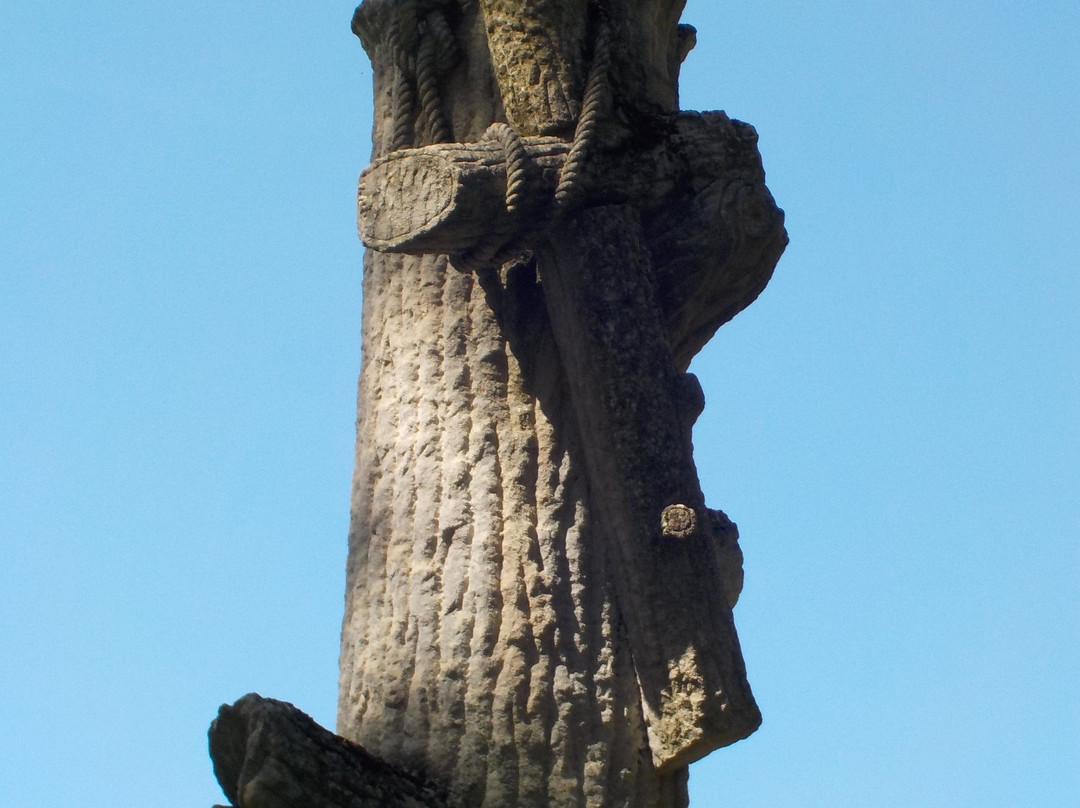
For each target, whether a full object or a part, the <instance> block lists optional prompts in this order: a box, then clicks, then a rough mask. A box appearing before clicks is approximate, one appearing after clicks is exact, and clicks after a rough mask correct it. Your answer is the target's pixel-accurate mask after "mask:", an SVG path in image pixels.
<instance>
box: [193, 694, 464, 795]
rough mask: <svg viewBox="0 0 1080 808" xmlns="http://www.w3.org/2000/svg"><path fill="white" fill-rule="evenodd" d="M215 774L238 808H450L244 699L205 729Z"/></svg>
mask: <svg viewBox="0 0 1080 808" xmlns="http://www.w3.org/2000/svg"><path fill="white" fill-rule="evenodd" d="M209 736H210V756H211V757H212V758H213V760H214V775H215V776H216V777H217V779H218V782H219V783H220V784H221V787H222V790H223V791H224V792H225V796H226V797H228V799H229V801H230V802H231V803H232V804H233V805H234V806H236V807H237V808H309V806H316V805H317V806H319V808H454V806H452V805H451V803H450V802H449V801H448V800H447V799H446V796H445V795H444V794H443V793H442V792H441V791H440V790H439V789H438V788H436V787H435V786H433V785H432V784H430V783H427V782H424V781H423V780H421V779H420V778H419V777H417V776H415V775H411V774H408V773H405V772H401V771H398V770H395V769H392V768H391V767H389V766H387V765H386V764H385V763H383V762H381V761H379V760H376V759H375V758H374V757H372V756H371V755H369V754H368V753H367V752H366V751H364V750H363V749H362V748H360V747H359V746H356V745H355V744H352V743H350V742H349V741H346V740H344V739H343V738H339V737H338V736H336V735H334V734H332V733H331V732H329V731H328V730H325V729H323V728H322V727H320V726H319V725H318V724H316V723H315V722H314V721H313V720H312V719H311V718H310V717H309V716H307V715H305V714H304V713H302V712H300V710H298V709H296V708H295V707H293V706H292V705H291V704H287V703H285V702H282V701H275V700H273V699H264V698H262V697H261V696H259V695H258V694H255V693H250V694H248V695H247V696H244V697H243V698H242V699H240V700H239V701H238V702H236V703H235V704H233V705H228V704H226V705H222V707H221V709H220V710H219V711H218V717H217V718H216V719H215V720H214V722H213V723H212V724H211V725H210V733H209Z"/></svg>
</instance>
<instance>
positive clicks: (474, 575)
mask: <svg viewBox="0 0 1080 808" xmlns="http://www.w3.org/2000/svg"><path fill="white" fill-rule="evenodd" d="M681 6H682V3H681V2H677V1H674V2H669V1H668V0H610V2H607V3H600V4H595V5H594V6H593V7H592V9H591V10H589V9H587V8H586V4H585V3H581V2H577V0H558V1H557V2H551V3H537V4H530V3H524V4H520V3H513V2H510V1H509V0H484V2H481V3H479V5H478V6H473V5H472V4H471V3H464V4H445V3H437V2H428V3H419V2H417V3H410V2H393V0H366V1H365V2H364V4H363V5H361V7H360V8H359V9H358V11H357V15H356V17H355V19H354V30H356V31H357V33H358V34H359V35H360V36H361V39H362V41H363V43H364V47H365V49H366V50H367V51H368V54H369V55H370V56H371V58H372V62H373V65H374V67H375V74H374V75H375V100H376V125H375V133H374V138H373V139H374V144H375V154H374V159H373V163H372V166H371V167H370V168H369V169H368V170H367V171H366V172H365V174H364V177H363V178H362V181H361V185H360V189H359V194H358V203H359V204H358V214H359V223H360V229H361V233H362V235H363V238H364V241H365V243H366V244H367V245H368V246H369V247H370V248H372V249H370V250H369V252H368V254H367V256H366V258H365V278H364V315H363V341H364V355H363V361H362V370H361V380H360V390H359V418H358V422H357V458H356V476H355V479H354V487H353V516H352V529H351V532H350V552H349V565H348V582H347V595H346V616H345V621H344V624H343V633H342V641H343V645H342V657H341V659H342V676H341V695H340V703H339V715H338V730H339V732H341V733H342V734H343V735H344V736H346V737H349V738H351V739H353V740H356V741H358V742H360V743H362V744H363V745H364V746H365V747H367V748H369V749H370V750H372V751H373V752H375V753H376V754H378V755H379V756H380V757H381V758H384V759H386V760H388V761H392V762H393V763H394V764H396V765H400V766H403V767H406V768H412V769H416V770H421V771H424V772H425V773H426V774H427V775H428V776H430V777H432V778H433V779H434V780H435V781H437V782H439V783H442V784H445V785H446V786H447V788H448V790H449V793H450V794H451V796H452V797H453V798H454V799H457V800H460V801H461V802H462V803H463V804H468V805H473V806H487V807H488V808H501V807H502V806H537V808H539V807H540V806H550V805H558V806H563V805H565V806H594V807H595V808H601V806H609V805H619V806H642V807H643V808H644V806H649V808H675V807H676V806H682V805H685V802H686V792H685V781H686V769H685V764H686V763H688V762H690V761H692V760H694V759H696V758H698V757H700V756H701V755H703V754H705V753H707V752H708V751H710V750H711V749H714V748H716V747H717V746H720V745H723V744H725V743H731V742H732V741H734V740H737V739H738V738H741V737H744V736H745V735H746V734H748V733H749V732H751V731H753V729H754V728H755V727H756V726H757V723H758V721H759V720H760V716H759V714H758V712H757V708H756V705H754V702H753V697H752V696H751V694H750V690H749V687H748V685H747V684H746V679H745V672H744V669H743V663H742V658H741V654H740V652H739V646H738V640H737V638H736V636H735V632H734V627H733V623H732V620H731V611H730V610H731V607H732V606H733V605H734V602H735V599H736V598H737V597H738V592H739V590H740V589H741V585H742V571H741V553H740V551H739V549H738V543H737V536H738V534H737V531H736V530H735V528H734V525H732V524H731V523H730V522H729V521H728V520H727V519H726V517H725V516H724V515H723V514H722V513H720V512H717V511H710V510H709V509H707V508H706V507H705V504H704V498H703V497H702V495H701V490H700V486H699V484H698V481H697V475H696V470H695V468H694V465H693V459H692V454H691V452H692V448H691V429H692V424H693V421H694V419H695V418H696V417H697V415H698V414H699V413H700V411H701V407H702V400H701V390H700V386H698V385H697V384H696V381H695V380H693V378H692V377H690V376H687V375H686V374H685V372H684V371H685V370H686V367H687V366H688V364H689V362H690V359H691V358H692V356H693V355H694V354H695V353H696V352H697V351H698V350H699V349H700V348H701V346H702V345H703V344H704V343H705V341H706V340H707V339H708V338H709V337H710V336H711V335H712V333H713V332H714V331H715V330H716V328H718V327H719V326H720V325H721V324H722V323H724V322H726V321H727V320H729V319H730V318H731V317H733V316H734V315H735V314H736V313H737V312H738V311H741V310H742V309H743V308H745V306H746V305H749V303H750V302H751V301H752V300H753V299H754V298H755V297H756V296H757V294H758V293H760V291H761V290H762V289H763V288H764V286H765V284H766V283H767V282H768V279H769V277H770V275H771V273H772V270H773V267H774V266H775V263H776V260H777V259H778V258H779V255H780V253H781V252H782V250H783V248H784V245H785V243H786V235H785V233H784V230H783V216H782V213H781V212H780V211H779V210H778V209H777V208H776V206H775V204H774V203H773V201H772V197H771V195H770V194H769V192H768V190H767V189H766V188H765V185H764V172H763V171H762V169H761V163H760V158H759V156H758V153H757V148H756V142H757V136H756V133H755V132H754V130H753V129H752V128H751V127H749V126H746V125H745V124H740V123H738V122H735V121H731V120H730V119H728V118H727V116H726V115H724V114H723V113H706V114H703V115H702V114H696V113H678V110H677V74H678V64H679V62H680V61H681V59H682V57H683V56H685V54H686V51H687V50H688V49H689V47H691V46H692V42H693V32H692V29H688V28H686V27H680V26H678V24H677V23H678V16H679V12H680V11H681ZM439 30H446V31H450V32H451V33H452V38H453V41H454V43H455V44H454V46H453V47H452V48H451V47H448V46H446V45H445V44H444V45H439V46H438V47H439V48H441V51H442V52H443V53H445V54H450V53H452V54H453V58H452V59H451V58H449V57H448V58H446V59H444V60H443V67H442V68H441V72H439V73H438V75H437V76H435V79H434V80H433V79H432V75H434V74H433V72H432V68H431V65H432V64H434V62H433V61H432V60H431V59H430V58H429V59H427V60H426V61H425V60H424V59H423V58H421V57H422V56H423V54H424V53H425V48H428V50H429V51H433V50H434V49H435V48H436V46H435V45H431V44H427V45H426V44H425V42H427V41H430V40H432V39H433V38H434V37H435V36H436V34H435V32H437V31H439ZM410 54H412V55H413V56H410ZM425 64H426V65H427V66H428V67H427V68H425ZM425 70H426V71H427V72H426V73H425ZM433 88H434V89H433ZM497 121H509V122H510V123H512V124H515V125H516V127H517V130H518V135H520V136H521V140H520V145H519V147H518V150H517V151H516V152H514V151H513V148H512V147H513V145H514V143H516V142H518V141H513V140H512V139H511V140H510V141H507V140H506V138H505V137H504V138H502V139H501V140H500V139H497V138H492V137H490V134H491V133H490V132H489V131H488V127H489V125H490V124H492V123H493V122H497ZM433 122H435V123H433ZM439 122H441V124H439ZM436 124H439V125H436ZM485 132H488V135H489V136H488V137H484V135H485ZM551 134H553V135H559V136H562V137H561V138H559V137H555V138H553V137H546V136H545V135H551ZM447 141H450V142H447ZM568 174H572V178H571V179H572V183H571V180H570V179H568V176H567V175H568ZM522 177H524V179H522ZM571 185H572V187H571V188H570V190H571V191H572V192H573V193H566V194H565V198H564V195H562V194H561V193H560V194H556V189H559V191H562V190H563V189H564V188H567V187H568V186H571ZM556 196H558V198H559V200H560V201H559V202H556V200H555V198H556ZM511 197H513V199H514V200H516V204H511ZM508 242H511V243H514V244H516V245H517V248H516V249H515V251H514V252H513V253H512V255H513V260H492V261H489V262H487V263H485V262H484V261H482V260H481V261H479V262H476V261H466V262H464V263H461V262H459V261H458V259H457V258H455V259H454V264H453V265H451V263H450V262H449V261H448V260H447V257H446V254H447V253H455V254H458V253H462V254H468V253H469V252H474V253H476V252H479V253H480V254H481V255H483V254H484V253H483V250H482V249H480V248H482V247H491V245H492V244H494V245H495V247H496V248H497V247H499V246H500V245H505V244H506V243H508ZM495 252H497V250H491V249H489V250H488V252H487V253H486V254H488V255H492V254H494V253H495ZM395 253H396V254H395ZM461 269H467V270H469V271H459V270H461ZM671 506H682V507H683V508H685V509H686V511H685V512H682V511H678V509H676V510H671ZM677 516H680V518H676V517H677Z"/></svg>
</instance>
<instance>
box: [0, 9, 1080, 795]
mask: <svg viewBox="0 0 1080 808" xmlns="http://www.w3.org/2000/svg"><path fill="white" fill-rule="evenodd" d="M351 12H352V6H351V5H350V4H348V3H341V4H328V3H321V4H311V6H310V7H309V6H307V5H305V4H299V3H283V2H275V1H274V0H269V1H266V0H264V2H260V3H254V2H232V3H207V2H202V1H201V0H192V1H191V2H187V3H171V4H170V3H155V4H148V3H143V4H140V3H130V2H129V3H121V2H114V1H111V0H102V2H97V3H78V4H76V3H63V2H60V3H26V2H23V3H19V2H13V3H7V4H5V6H4V7H3V9H2V10H0V109H2V110H3V112H2V114H0V155H2V159H0V805H2V806H5V807H6V806H12V807H13V808H14V806H18V807H19V808H51V807H52V806H62V805H78V806H82V807H83V808H106V806H107V807H108V808H117V806H129V805H130V806H134V805H140V806H142V805H153V806H161V808H174V807H175V808H190V807H191V806H204V807H206V806H209V805H210V804H212V803H213V802H214V801H221V800H222V797H221V795H220V792H219V791H218V790H217V788H216V785H215V784H214V781H213V778H212V775H211V771H210V764H209V761H208V759H207V757H206V751H205V731H206V728H207V725H208V724H209V721H210V720H211V719H212V718H213V716H214V714H215V711H216V709H217V706H218V704H219V703H221V702H223V701H232V700H234V699H235V698H237V697H239V696H241V695H243V694H244V693H246V692H248V691H251V690H256V691H259V692H262V693H263V694H265V695H269V696H274V697H278V698H283V699H287V700H290V701H293V702H294V703H296V704H297V705H298V706H299V707H301V708H303V709H305V710H306V711H308V712H310V713H311V714H312V715H313V716H314V717H315V718H316V719H318V720H319V721H321V722H323V723H324V724H327V725H332V723H333V715H334V703H335V695H336V694H335V690H336V665H337V634H338V626H339V621H340V616H341V609H342V598H343V586H344V574H343V572H344V560H345V533H346V526H347V525H346V523H347V516H348V495H349V478H350V474H351V464H352V456H351V452H352V430H353V418H354V412H353V400H354V394H355V382H356V380H355V376H356V372H357V369H358V366H359V350H360V344H359V325H360V261H361V249H360V246H359V244H358V241H357V238H356V235H355V232H354V225H353V199H354V185H355V180H356V175H357V173H358V172H359V171H360V169H361V168H362V167H363V166H364V164H365V162H366V158H367V155H368V150H369V146H368V137H369V132H370V126H371V123H370V111H369V108H370V79H371V71H370V68H369V66H368V64H367V61H366V59H365V57H364V54H363V52H362V50H361V48H360V46H359V43H358V42H357V41H356V40H355V39H354V38H353V37H352V35H351V34H350V33H349V17H350V14H351ZM684 21H686V22H689V23H692V24H694V25H696V26H697V27H698V29H699V45H698V48H697V50H696V51H695V52H694V53H692V54H691V56H690V58H689V60H688V62H687V64H686V66H685V70H684V82H683V102H684V106H685V107H686V108H688V109H693V108H696V109H717V108H719V109H725V110H727V111H728V113H729V114H731V115H732V116H733V117H737V118H741V119H743V120H747V121H749V122H751V123H753V124H755V125H756V126H757V127H758V129H759V132H760V134H761V150H762V153H763V155H764V158H765V165H766V169H767V171H768V173H769V184H770V187H771V188H772V190H773V192H774V193H775V195H776V197H777V200H778V201H779V203H780V205H781V206H782V207H784V208H785V209H786V211H787V215H788V227H789V230H790V233H791V239H792V242H791V246H790V248H789V249H788V252H787V254H786V255H785V256H784V258H783V260H782V261H781V264H780V267H779V269H778V270H777V273H776V276H775V279H774V280H773V283H772V284H771V285H770V286H769V288H768V289H767V290H766V291H765V293H764V294H763V296H762V297H761V299H760V300H759V301H758V302H757V303H756V304H755V305H754V306H752V307H751V308H750V309H749V310H747V311H746V312H745V313H744V314H742V315H740V316H739V317H738V318H736V320H735V321H734V322H732V323H731V324H730V325H728V326H725V327H724V328H723V329H721V331H720V332H719V334H718V335H717V337H716V339H715V340H714V341H713V342H712V343H711V344H710V346H709V347H708V348H707V349H706V351H705V352H704V353H703V354H702V356H701V357H700V358H699V360H698V361H697V362H696V365H695V370H696V371H697V373H698V375H699V376H700V378H701V380H702V383H703V386H704V387H705V391H706V395H707V398H708V405H707V409H706V411H705V415H704V416H703V418H702V420H701V421H700V422H699V426H698V429H697V433H696V438H697V441H696V442H697V458H698V464H699V467H700V470H701V473H702V478H703V482H704V484H705V487H706V491H707V494H708V496H709V499H710V502H711V504H712V505H713V506H714V507H720V508H723V509H724V510H725V511H727V512H728V513H729V515H730V516H731V517H732V518H733V519H734V520H735V521H736V522H738V523H739V525H740V528H741V530H742V534H743V547H744V550H745V553H746V574H747V585H746V590H745V593H744V595H743V599H742V601H741V603H740V605H739V607H738V609H737V612H736V619H737V622H738V625H739V629H740V634H741V637H742V641H743V650H744V652H745V655H746V659H747V665H748V668H749V673H750V677H751V681H752V683H753V685H754V687H755V690H756V693H757V696H758V700H759V702H760V704H761V707H762V710H763V712H764V714H765V723H764V725H763V726H762V728H761V730H760V731H759V732H758V733H757V734H756V735H755V736H753V737H752V738H751V739H749V740H748V741H745V742H743V743H741V744H738V745H736V746H735V747H732V748H729V749H726V750H722V751H720V752H718V753H716V754H715V755H713V756H712V757H711V758H709V759H708V760H707V761H705V762H703V763H701V764H697V765H695V766H694V768H693V770H692V772H693V774H692V789H693V805H694V806H695V808H721V806H724V807H726V806H731V805H738V806H742V807H743V808H789V807H790V806H796V805H797V806H800V808H818V807H819V806H820V807H821V808H849V807H850V808H894V807H895V808H939V807H940V808H1006V806H1007V808H1024V807H1025V806H1037V807H1038V808H1075V806H1078V805H1080V706H1078V692H1080V673H1078V671H1080V549H1078V540H1080V326H1078V322H1077V321H1078V316H1077V312H1078V310H1080V257H1078V256H1080V244H1078V242H1080V223H1078V220H1080V216H1078V214H1080V205H1078V203H1077V189H1078V188H1080V158H1078V156H1077V150H1078V145H1077V144H1080V8H1078V6H1077V5H1076V4H1075V3H1074V2H1068V3H1066V2H1047V3H1042V4H1021V3H1006V2H983V3H974V2H962V1H961V0H939V1H938V2H934V3H931V2H915V3H903V4H898V3H886V2H880V1H879V0H869V1H868V2H865V3H838V2H824V3H815V4H806V3H791V2H765V3H746V2H740V3H726V2H725V3H707V2H705V1H704V0H691V2H690V5H689V7H688V9H687V11H686V13H685V14H684Z"/></svg>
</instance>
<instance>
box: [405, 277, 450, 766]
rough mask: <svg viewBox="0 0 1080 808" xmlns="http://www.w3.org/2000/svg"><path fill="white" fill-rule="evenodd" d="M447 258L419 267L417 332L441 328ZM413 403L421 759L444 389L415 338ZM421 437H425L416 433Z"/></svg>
mask: <svg viewBox="0 0 1080 808" xmlns="http://www.w3.org/2000/svg"><path fill="white" fill-rule="evenodd" d="M444 274H445V262H442V263H440V262H439V261H437V260H434V259H429V260H428V261H426V262H424V264H423V265H422V271H421V275H420V278H419V283H418V284H417V287H416V290H415V291H416V294H415V299H416V311H415V314H414V317H415V318H416V319H417V320H418V321H419V324H420V329H419V332H420V333H422V334H430V335H438V334H439V332H440V331H441V326H442V322H441V321H442V316H441V303H442V290H443V284H444ZM417 349H418V350H417V354H418V356H417V359H418V361H417V375H416V385H415V387H416V389H417V390H418V391H419V397H418V400H417V401H416V410H417V413H418V418H417V422H418V426H419V429H418V436H417V438H416V439H415V440H414V443H415V451H414V463H413V473H414V474H415V476H416V479H417V480H419V481H421V487H420V489H419V491H418V494H417V496H416V499H415V505H414V519H413V526H414V530H415V532H416V540H415V541H414V542H413V554H412V559H411V561H410V565H411V568H412V570H413V576H414V582H413V584H412V587H411V589H410V600H409V613H410V617H409V620H410V630H411V633H412V634H413V635H414V637H415V645H414V660H415V662H414V666H413V675H412V677H411V680H410V682H409V700H408V709H407V714H406V721H405V736H406V738H407V739H408V741H409V742H410V744H411V748H410V750H409V755H408V757H410V758H415V759H416V760H418V761H422V760H424V757H425V754H426V751H427V739H428V737H429V736H430V731H431V730H430V722H431V714H432V709H433V707H434V705H435V703H436V693H435V692H434V689H435V687H436V685H435V683H437V682H438V681H439V678H440V676H439V673H440V659H439V654H438V646H437V644H436V637H437V636H438V631H439V621H438V620H437V619H436V620H425V619H423V617H422V616H423V615H424V613H425V610H426V606H427V604H428V603H431V602H439V601H441V599H442V576H441V568H440V566H439V564H438V563H437V562H436V555H437V553H438V550H439V539H438V535H439V505H440V502H441V500H442V479H441V476H440V474H439V468H440V465H441V462H442V451H441V442H440V440H439V435H440V434H441V433H442V431H443V423H442V418H441V416H440V413H439V409H440V403H439V402H440V401H442V400H445V398H446V396H445V395H440V396H438V397H435V396H432V395H430V392H428V391H431V390H441V388H442V382H443V380H442V353H443V352H442V350H441V349H442V345H441V344H440V342H439V340H438V339H437V338H436V339H429V340H417ZM420 436H423V437H420Z"/></svg>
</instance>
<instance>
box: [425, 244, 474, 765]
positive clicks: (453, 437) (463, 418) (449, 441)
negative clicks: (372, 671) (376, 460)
mask: <svg viewBox="0 0 1080 808" xmlns="http://www.w3.org/2000/svg"><path fill="white" fill-rule="evenodd" d="M439 265H440V267H441V271H442V280H443V294H442V299H443V310H442V312H441V313H440V314H441V318H442V322H441V328H440V329H439V330H438V331H436V332H435V333H436V334H438V335H439V337H440V338H441V342H440V344H441V347H442V350H441V359H442V369H443V372H442V379H443V384H442V386H441V387H439V388H436V389H435V390H433V391H432V392H433V395H438V396H441V398H442V401H441V402H440V408H441V409H442V411H443V413H444V416H443V431H442V434H441V435H440V436H439V437H440V442H441V444H442V447H443V448H442V456H443V465H442V469H441V481H442V482H441V486H440V488H441V491H442V492H443V497H442V500H441V501H440V503H439V514H438V518H439V522H438V525H439V527H438V534H437V540H438V548H439V554H438V558H437V561H438V568H439V569H440V571H441V582H442V586H441V593H440V599H439V602H438V606H437V613H436V615H435V619H436V621H437V622H438V629H437V639H436V650H437V653H438V655H439V660H440V677H439V680H438V681H437V683H436V685H435V687H436V691H437V694H438V697H437V704H438V709H437V710H435V711H434V715H433V719H432V735H431V737H430V738H429V739H428V757H429V759H430V760H431V761H432V765H433V767H434V770H435V771H437V772H439V773H440V774H442V773H446V772H450V771H453V769H454V767H455V765H456V761H457V757H458V750H459V747H460V743H461V738H462V736H463V734H464V722H465V688H466V671H467V664H468V653H469V641H470V638H471V636H472V617H471V615H470V614H469V613H468V612H467V611H465V610H464V609H463V608H462V606H463V602H464V598H465V590H466V589H467V586H468V574H467V570H468V565H469V559H470V557H471V546H472V524H471V518H470V504H469V500H468V477H469V471H468V466H467V459H468V452H469V434H470V432H471V430H472V415H471V411H470V405H471V399H472V396H471V393H470V390H471V382H470V374H469V368H468V362H467V353H468V342H467V336H468V333H469V322H468V319H467V313H468V304H467V302H468V299H469V296H470V293H471V290H472V278H471V277H470V276H467V275H463V274H461V273H458V272H453V271H450V270H448V269H447V266H446V259H445V258H441V259H440V264H439Z"/></svg>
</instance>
